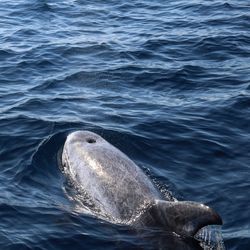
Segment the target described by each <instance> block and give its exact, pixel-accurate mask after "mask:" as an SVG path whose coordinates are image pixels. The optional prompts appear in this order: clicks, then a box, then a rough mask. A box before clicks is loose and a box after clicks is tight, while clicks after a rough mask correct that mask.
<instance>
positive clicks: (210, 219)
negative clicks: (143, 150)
mask: <svg viewBox="0 0 250 250" xmlns="http://www.w3.org/2000/svg"><path fill="white" fill-rule="evenodd" d="M62 165H63V167H64V171H65V173H67V175H68V176H69V178H70V179H71V181H72V182H73V183H75V185H77V186H78V189H79V188H80V189H81V190H83V191H84V192H86V193H87V195H88V197H90V199H91V201H92V203H93V204H94V205H95V207H96V208H97V209H98V211H99V212H98V214H96V215H97V216H99V217H100V218H106V219H108V220H109V221H110V222H113V223H126V224H134V225H140V226H145V225H146V226H156V225H157V226H158V225H160V226H161V227H163V228H167V229H169V230H171V231H174V232H176V233H178V234H182V235H189V236H190V235H191V236H192V235H194V234H195V233H196V232H197V231H198V230H199V229H200V228H201V227H203V226H205V225H208V224H221V223H222V221H221V219H220V217H219V216H218V214H216V213H215V212H214V211H213V210H212V209H211V208H209V207H207V206H205V205H203V204H199V203H194V202H169V201H164V200H163V197H162V195H161V193H160V192H159V191H158V190H157V189H156V188H155V186H154V185H153V184H152V182H151V181H150V179H149V178H148V177H147V176H146V175H145V173H144V172H143V171H142V170H141V169H140V168H139V167H138V166H137V165H136V164H135V163H134V162H133V161H132V160H130V159H129V158H128V157H127V156H126V155H125V154H124V153H122V152H121V151H120V150H118V149H117V148H115V147H114V146H112V145H111V144H110V143H108V142H107V141H106V140H104V139H103V138H102V137H101V136H99V135H97V134H95V133H92V132H89V131H76V132H73V133H71V134H69V135H68V137H67V139H66V142H65V144H64V148H63V153H62Z"/></svg>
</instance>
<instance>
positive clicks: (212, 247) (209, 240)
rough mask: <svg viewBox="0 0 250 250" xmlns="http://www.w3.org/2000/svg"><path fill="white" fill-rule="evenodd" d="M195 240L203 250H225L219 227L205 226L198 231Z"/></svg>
mask: <svg viewBox="0 0 250 250" xmlns="http://www.w3.org/2000/svg"><path fill="white" fill-rule="evenodd" d="M195 239H197V240H198V241H199V242H200V245H201V246H202V248H203V249H204V250H225V246H224V243H223V239H222V234H221V226H206V227H203V228H202V229H200V230H199V231H198V233H197V234H196V235H195Z"/></svg>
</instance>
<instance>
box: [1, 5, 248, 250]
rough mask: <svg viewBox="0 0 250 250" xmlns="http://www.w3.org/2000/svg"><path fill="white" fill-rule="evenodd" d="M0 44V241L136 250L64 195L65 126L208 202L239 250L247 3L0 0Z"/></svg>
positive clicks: (181, 195)
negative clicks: (98, 138)
mask: <svg viewBox="0 0 250 250" xmlns="http://www.w3.org/2000/svg"><path fill="white" fill-rule="evenodd" d="M0 45H1V46H0V62H1V63H0V218H1V219H0V249H7V250H15V249H18V250H23V249H25V250H26V249H32V250H33V249H34V250H38V249H39V250H45V249H46V250H47V249H53V250H54V249H58V250H59V249H60V250H63V249H65V250H66V249H72V250H77V249H149V246H147V245H142V244H141V240H140V237H138V236H137V235H134V234H133V232H131V230H130V228H129V227H124V226H121V225H114V224H110V223H107V222H104V221H101V220H98V219H97V218H93V217H92V216H89V215H86V214H84V213H81V212H79V211H78V210H77V209H76V206H75V202H74V200H71V199H69V197H68V196H67V195H66V193H65V192H66V191H65V190H66V189H67V187H66V180H65V176H64V175H63V173H62V172H61V170H60V168H59V166H58V157H60V156H59V155H60V150H61V148H62V146H63V144H64V141H65V139H66V136H67V134H68V133H70V132H71V131H75V130H90V131H93V132H95V133H98V134H99V135H101V136H102V137H103V138H105V139H106V140H108V141H109V142H110V143H112V144H113V145H114V146H116V147H117V148H119V149H120V150H121V151H122V152H124V153H125V154H126V155H128V156H129V157H130V158H131V159H132V160H133V161H134V162H135V163H136V164H137V165H138V166H140V167H141V168H142V169H143V170H144V171H146V172H147V174H148V176H149V178H151V179H152V181H153V182H154V183H158V184H157V185H158V188H159V189H160V190H161V191H162V192H165V191H166V192H169V193H171V195H173V197H175V198H176V199H178V200H190V201H197V202H203V203H205V204H207V205H209V206H211V207H213V208H214V209H215V210H216V211H217V212H218V213H219V214H220V215H221V217H222V219H223V222H224V224H223V226H222V229H221V232H222V237H223V241H224V245H225V248H226V249H240V250H247V249H250V217H249V211H250V200H249V193H250V3H249V2H248V1H247V0H238V1H236V0H229V1H223V0H210V1H208V0H204V1H197V0H191V1H184V0H176V1H172V0H170V1H160V0H151V1H149V0H141V1H139V0H134V1H130V0H128V1H113V0H107V1H100V0H99V1H98V0H97V1H85V0H68V1H58V0H53V1H52V0H20V1H13V0H10V1H0ZM170 245H171V242H168V243H167V242H166V246H165V247H166V249H170V248H171V246H170ZM168 247H169V248H168ZM153 248H154V246H153ZM155 248H156V249H157V247H156V246H155ZM150 249H152V246H151V248H150ZM164 249H165V248H164Z"/></svg>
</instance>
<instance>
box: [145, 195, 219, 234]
mask: <svg viewBox="0 0 250 250" xmlns="http://www.w3.org/2000/svg"><path fill="white" fill-rule="evenodd" d="M142 221H143V224H144V225H148V226H153V227H155V226H157V227H161V228H163V229H165V230H167V231H172V232H174V233H176V234H178V235H180V236H187V237H193V236H194V235H195V234H196V233H197V232H198V231H199V230H200V229H201V228H203V227H205V226H208V225H222V219H221V217H220V216H219V215H218V214H217V213H216V212H215V211H214V210H213V209H212V208H210V207H208V206H206V205H204V204H201V203H196V202H190V201H176V202H168V201H163V200H157V201H156V202H155V204H154V205H153V206H151V207H150V208H149V209H148V211H147V212H146V213H145V214H143V215H142Z"/></svg>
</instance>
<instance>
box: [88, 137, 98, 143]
mask: <svg viewBox="0 0 250 250" xmlns="http://www.w3.org/2000/svg"><path fill="white" fill-rule="evenodd" d="M87 142H88V143H95V142H96V140H95V139H92V138H88V139H87Z"/></svg>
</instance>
